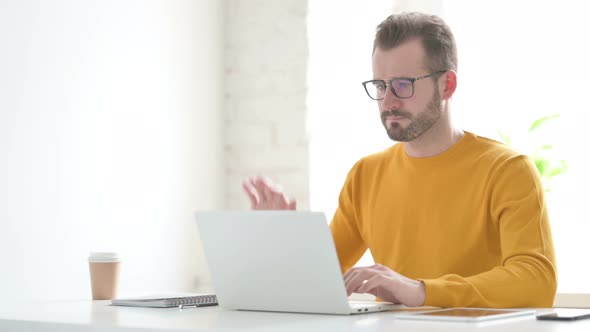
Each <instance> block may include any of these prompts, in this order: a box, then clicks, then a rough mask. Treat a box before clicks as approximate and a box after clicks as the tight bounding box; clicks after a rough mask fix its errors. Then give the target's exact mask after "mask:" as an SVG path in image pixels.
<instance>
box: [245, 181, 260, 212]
mask: <svg viewBox="0 0 590 332" xmlns="http://www.w3.org/2000/svg"><path fill="white" fill-rule="evenodd" d="M242 188H244V191H245V192H246V194H247V195H248V198H249V199H250V203H251V207H252V209H253V210H254V209H256V208H257V207H258V197H257V196H256V189H254V187H253V186H252V185H251V184H250V183H249V182H247V181H244V182H242Z"/></svg>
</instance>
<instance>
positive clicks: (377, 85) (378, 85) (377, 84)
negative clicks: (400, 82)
mask: <svg viewBox="0 0 590 332" xmlns="http://www.w3.org/2000/svg"><path fill="white" fill-rule="evenodd" d="M373 86H375V89H377V90H380V91H382V90H385V85H384V84H383V83H382V82H373Z"/></svg>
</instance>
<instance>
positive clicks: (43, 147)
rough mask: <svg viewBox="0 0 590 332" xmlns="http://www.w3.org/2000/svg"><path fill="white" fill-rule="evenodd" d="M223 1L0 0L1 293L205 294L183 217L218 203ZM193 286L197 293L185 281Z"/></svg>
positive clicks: (192, 235) (192, 230)
mask: <svg viewBox="0 0 590 332" xmlns="http://www.w3.org/2000/svg"><path fill="white" fill-rule="evenodd" d="M222 15H223V3H222V2H219V1H216V0H202V1H189V0H186V1H180V0H178V1H171V0H159V1H156V0H154V1H147V0H136V1H131V0H126V1H121V0H108V1H107V0H103V1H80V0H54V1H44V0H26V1H8V0H0V154H1V161H0V225H1V230H0V262H2V263H1V264H2V265H1V266H2V268H1V277H0V280H1V282H0V294H1V295H2V297H3V298H8V299H16V298H31V299H35V298H43V299H64V298H89V297H90V291H89V280H88V267H87V262H86V257H87V254H88V252H89V251H90V250H101V249H102V250H117V251H119V252H120V253H121V254H122V256H123V259H124V262H123V266H122V267H123V270H122V281H121V293H122V294H136V293H144V292H152V291H164V290H178V291H188V290H191V289H195V288H199V287H206V284H207V280H206V279H207V275H208V273H207V271H206V267H205V265H204V260H203V257H202V254H201V253H200V245H199V241H198V234H197V231H196V226H195V223H194V221H193V219H192V213H193V210H195V209H211V208H220V207H222V205H223V191H224V181H223V178H224V176H223V172H224V167H223V159H224V158H223V131H222V120H223V113H222V112H223V106H222V103H223V95H222V94H223V91H222V86H221V84H222V80H223V43H222V41H223V18H222ZM197 279H200V281H201V283H197V282H196V281H197Z"/></svg>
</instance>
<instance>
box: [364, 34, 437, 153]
mask: <svg viewBox="0 0 590 332" xmlns="http://www.w3.org/2000/svg"><path fill="white" fill-rule="evenodd" d="M425 60H426V55H425V52H424V49H423V47H422V44H421V42H420V41H419V40H410V41H408V42H405V43H403V44H401V45H400V46H398V47H396V48H393V49H390V50H387V51H383V50H381V49H379V48H377V49H375V53H374V54H373V79H382V80H385V81H386V82H388V83H389V79H391V78H394V77H418V76H423V75H427V74H430V71H429V69H428V68H427V67H426V65H425V64H426V61H425ZM389 89H390V87H389V85H388V86H387V92H386V94H385V98H384V99H383V100H379V101H378V102H377V103H378V104H379V112H380V113H381V121H382V122H383V126H384V127H385V130H387V134H388V135H389V137H390V138H391V139H392V140H394V141H399V142H409V141H412V140H414V139H416V138H417V137H420V135H422V134H424V133H425V132H426V131H428V129H430V128H431V127H432V126H433V125H434V124H435V123H436V122H437V121H438V119H439V118H440V116H441V97H440V95H439V91H438V87H437V85H436V81H434V80H433V79H432V78H426V79H422V80H417V81H415V82H414V95H413V96H412V97H410V98H407V99H400V98H398V97H396V96H394V95H393V93H392V92H391V90H389Z"/></svg>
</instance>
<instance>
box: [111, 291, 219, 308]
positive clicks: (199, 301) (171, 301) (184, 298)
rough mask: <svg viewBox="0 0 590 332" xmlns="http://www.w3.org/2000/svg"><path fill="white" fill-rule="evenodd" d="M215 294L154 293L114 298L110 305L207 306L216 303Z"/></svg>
mask: <svg viewBox="0 0 590 332" xmlns="http://www.w3.org/2000/svg"><path fill="white" fill-rule="evenodd" d="M217 304H218V303H217V296H215V294H184V295H168V296H162V295H155V296H145V297H135V298H126V299H114V300H112V301H111V305H116V306H127V307H149V308H172V307H180V308H182V307H208V306H215V305H217Z"/></svg>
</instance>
